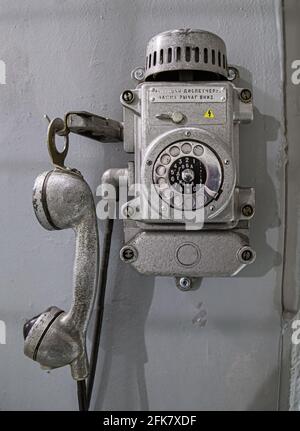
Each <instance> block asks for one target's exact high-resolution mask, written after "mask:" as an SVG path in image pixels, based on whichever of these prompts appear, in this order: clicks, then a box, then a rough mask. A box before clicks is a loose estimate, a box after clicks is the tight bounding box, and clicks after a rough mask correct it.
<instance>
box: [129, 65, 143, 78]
mask: <svg viewBox="0 0 300 431" xmlns="http://www.w3.org/2000/svg"><path fill="white" fill-rule="evenodd" d="M131 76H132V78H133V79H136V80H137V81H143V79H144V78H145V70H144V69H143V68H142V67H137V68H136V69H134V70H133V71H132V72H131Z"/></svg>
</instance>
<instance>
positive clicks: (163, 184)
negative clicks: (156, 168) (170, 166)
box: [157, 178, 167, 189]
mask: <svg viewBox="0 0 300 431" xmlns="http://www.w3.org/2000/svg"><path fill="white" fill-rule="evenodd" d="M157 183H158V185H159V188H161V189H163V188H165V187H167V181H166V180H165V179H164V178H158V181H157Z"/></svg>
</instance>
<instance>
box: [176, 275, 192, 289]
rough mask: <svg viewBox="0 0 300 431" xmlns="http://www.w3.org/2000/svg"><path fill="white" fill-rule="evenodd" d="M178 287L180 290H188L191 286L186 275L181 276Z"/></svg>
mask: <svg viewBox="0 0 300 431" xmlns="http://www.w3.org/2000/svg"><path fill="white" fill-rule="evenodd" d="M178 287H179V289H181V290H190V289H191V288H192V280H191V279H190V278H188V277H181V278H180V280H179V283H178Z"/></svg>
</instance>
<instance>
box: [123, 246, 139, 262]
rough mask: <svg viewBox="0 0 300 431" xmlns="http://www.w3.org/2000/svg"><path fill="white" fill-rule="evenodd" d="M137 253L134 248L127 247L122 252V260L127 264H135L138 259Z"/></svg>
mask: <svg viewBox="0 0 300 431" xmlns="http://www.w3.org/2000/svg"><path fill="white" fill-rule="evenodd" d="M137 256H138V254H137V251H136V249H135V248H134V247H132V246H131V245H125V246H124V247H122V248H121V250H120V258H121V259H122V260H123V262H125V263H131V262H134V261H135V260H136V259H137Z"/></svg>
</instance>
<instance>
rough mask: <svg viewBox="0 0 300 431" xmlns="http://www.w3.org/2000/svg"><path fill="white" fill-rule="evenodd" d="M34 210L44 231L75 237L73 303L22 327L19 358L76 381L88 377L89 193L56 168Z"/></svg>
mask: <svg viewBox="0 0 300 431" xmlns="http://www.w3.org/2000/svg"><path fill="white" fill-rule="evenodd" d="M33 207H34V211H35V214H36V217H37V219H38V221H39V222H40V224H41V225H42V226H43V227H44V228H45V229H48V230H59V229H69V228H72V229H73V230H74V232H75V237H76V251H75V260H74V268H73V300H72V304H71V307H70V310H69V311H68V312H65V311H63V310H60V309H59V308H57V307H50V308H48V309H47V310H46V311H44V312H43V313H41V314H40V315H38V316H35V317H34V318H32V319H31V320H29V321H28V322H26V323H25V325H24V338H25V345H24V352H25V354H26V355H27V356H28V357H30V358H31V359H33V360H35V361H37V362H39V363H40V364H41V366H42V367H45V368H48V369H52V368H58V367H63V366H65V365H70V366H71V371H72V376H73V378H74V379H75V380H83V379H85V378H86V377H87V376H88V360H87V353H86V330H87V325H88V321H89V318H90V314H91V309H92V305H93V300H94V296H95V290H96V284H97V275H98V265H99V263H98V262H99V259H98V257H99V239H98V229H97V218H96V210H95V204H94V200H93V196H92V192H91V190H90V188H89V186H88V184H87V183H86V182H85V181H84V179H83V177H82V176H81V175H80V174H79V173H78V172H74V171H72V170H67V169H59V168H56V169H54V170H53V171H49V172H44V173H43V174H41V175H39V176H38V177H37V179H36V181H35V185H34V190H33Z"/></svg>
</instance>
